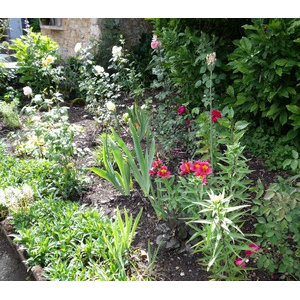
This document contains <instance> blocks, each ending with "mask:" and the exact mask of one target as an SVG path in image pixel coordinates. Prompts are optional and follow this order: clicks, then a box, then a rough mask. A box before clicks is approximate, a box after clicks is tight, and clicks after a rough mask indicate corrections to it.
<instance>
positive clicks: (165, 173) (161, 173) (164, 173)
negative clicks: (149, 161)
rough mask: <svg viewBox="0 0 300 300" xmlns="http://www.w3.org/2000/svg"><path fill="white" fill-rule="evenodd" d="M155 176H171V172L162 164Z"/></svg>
mask: <svg viewBox="0 0 300 300" xmlns="http://www.w3.org/2000/svg"><path fill="white" fill-rule="evenodd" d="M157 176H158V177H162V178H169V177H170V176H171V173H170V172H169V171H168V167H167V166H162V167H161V168H160V170H159V171H158V172H157Z"/></svg>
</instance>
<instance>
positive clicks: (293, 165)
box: [291, 159, 298, 171]
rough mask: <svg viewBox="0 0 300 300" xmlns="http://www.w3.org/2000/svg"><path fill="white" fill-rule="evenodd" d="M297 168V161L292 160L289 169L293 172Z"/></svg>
mask: <svg viewBox="0 0 300 300" xmlns="http://www.w3.org/2000/svg"><path fill="white" fill-rule="evenodd" d="M297 167H298V160H296V159H294V160H293V161H292V163H291V168H292V170H293V171H295V170H296V169H297Z"/></svg>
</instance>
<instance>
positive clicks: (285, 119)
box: [279, 111, 287, 125]
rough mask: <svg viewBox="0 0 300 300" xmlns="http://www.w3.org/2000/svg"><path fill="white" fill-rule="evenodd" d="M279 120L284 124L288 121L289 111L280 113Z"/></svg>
mask: <svg viewBox="0 0 300 300" xmlns="http://www.w3.org/2000/svg"><path fill="white" fill-rule="evenodd" d="M279 121H280V123H281V125H284V124H285V123H286V122H287V113H286V112H285V111H284V112H283V113H281V114H280V117H279Z"/></svg>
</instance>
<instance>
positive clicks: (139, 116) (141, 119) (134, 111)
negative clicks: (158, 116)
mask: <svg viewBox="0 0 300 300" xmlns="http://www.w3.org/2000/svg"><path fill="white" fill-rule="evenodd" d="M126 111H127V113H128V117H129V118H130V120H131V121H132V123H133V124H135V127H136V129H137V134H138V137H139V141H140V142H141V141H142V140H143V139H144V138H146V140H148V139H149V136H150V121H151V119H150V117H149V115H148V112H147V110H146V107H143V106H142V107H140V106H138V105H137V104H136V103H135V104H134V105H133V107H131V108H127V109H126Z"/></svg>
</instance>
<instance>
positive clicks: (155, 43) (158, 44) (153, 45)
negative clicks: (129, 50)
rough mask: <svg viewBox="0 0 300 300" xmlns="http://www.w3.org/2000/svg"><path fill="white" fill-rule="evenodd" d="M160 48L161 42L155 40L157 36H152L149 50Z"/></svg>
mask: <svg viewBox="0 0 300 300" xmlns="http://www.w3.org/2000/svg"><path fill="white" fill-rule="evenodd" d="M160 46H161V42H160V41H158V40H157V36H156V35H154V36H153V38H152V42H151V48H152V49H156V48H158V47H160Z"/></svg>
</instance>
